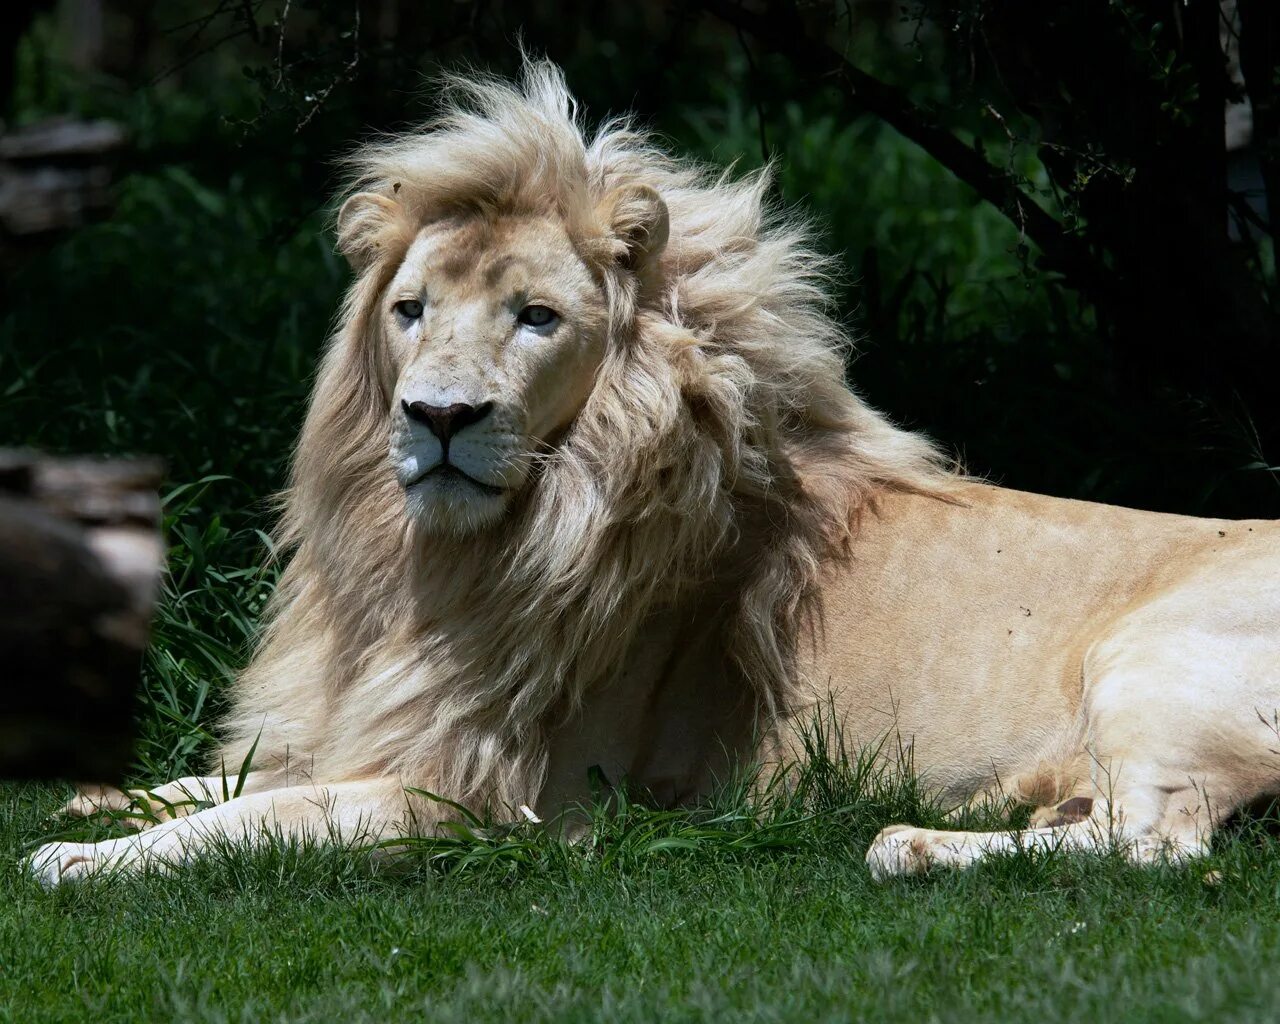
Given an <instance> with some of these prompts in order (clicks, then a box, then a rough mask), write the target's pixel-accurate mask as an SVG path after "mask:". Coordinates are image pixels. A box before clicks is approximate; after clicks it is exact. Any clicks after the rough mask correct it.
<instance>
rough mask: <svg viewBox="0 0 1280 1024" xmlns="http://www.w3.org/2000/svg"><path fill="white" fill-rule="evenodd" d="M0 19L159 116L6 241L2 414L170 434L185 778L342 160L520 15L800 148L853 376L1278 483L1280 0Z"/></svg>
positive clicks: (1237, 478) (781, 189)
mask: <svg viewBox="0 0 1280 1024" xmlns="http://www.w3.org/2000/svg"><path fill="white" fill-rule="evenodd" d="M0 21H2V22H4V23H5V25H4V28H5V31H6V32H7V35H6V36H5V39H4V45H3V46H0V52H2V53H3V57H2V59H0V110H3V111H4V112H5V126H6V130H7V131H8V132H10V133H12V132H15V131H19V130H21V129H22V128H23V127H24V126H28V127H29V126H31V125H33V124H37V123H40V122H43V121H45V120H46V119H48V118H51V117H71V118H73V119H75V121H74V122H73V123H84V122H87V121H93V120H96V119H107V120H109V121H110V122H113V123H114V124H116V125H119V126H121V127H122V128H123V129H124V130H125V133H126V136H127V143H126V144H125V146H124V147H123V148H122V149H121V150H120V151H119V152H118V154H117V155H116V156H114V157H113V158H112V160H111V161H109V162H110V163H112V165H113V166H114V178H113V183H112V185H111V186H110V188H109V190H108V202H107V203H106V204H104V205H103V208H102V209H101V210H99V211H97V212H96V213H95V215H94V217H93V218H91V220H92V222H91V223H87V224H85V225H83V226H79V227H68V226H64V227H62V228H60V229H58V230H51V231H48V232H45V233H43V234H40V235H38V236H32V237H25V236H24V237H18V235H17V234H16V233H15V232H14V231H12V230H7V231H6V233H2V234H0V242H3V248H2V249H0V254H2V255H3V268H4V278H3V289H2V291H3V302H4V307H3V319H2V320H0V442H2V443H5V444H33V445H38V446H41V447H44V448H47V449H52V450H59V451H61V450H71V451H81V452H149V453H156V454H159V455H161V456H163V457H164V458H165V459H166V460H167V464H168V467H169V468H168V472H169V476H170V479H171V488H170V490H169V493H167V494H166V498H167V505H166V509H167V516H166V519H167V525H168V528H169V531H170V538H171V540H172V543H173V547H172V550H171V552H170V564H171V567H172V569H173V578H172V580H171V581H170V582H169V584H168V588H167V592H166V598H165V603H164V607H163V608H162V610H161V615H160V618H159V621H158V623H157V634H156V643H155V644H154V645H153V650H152V652H151V653H150V654H149V656H148V666H147V685H148V695H149V697H148V699H149V701H150V704H149V705H148V707H149V708H150V713H151V717H152V718H155V719H157V720H166V721H168V723H169V724H168V725H167V726H165V728H164V729H160V728H159V727H156V728H155V729H153V730H152V731H151V732H150V733H149V734H148V735H149V736H150V739H149V740H148V739H145V738H144V744H143V748H142V754H141V756H142V759H143V763H144V766H148V767H149V768H150V769H152V770H154V771H156V772H157V773H163V771H164V770H166V769H168V768H171V767H178V766H180V765H181V764H182V763H183V762H184V760H185V759H186V758H187V757H188V755H189V754H190V753H191V752H192V751H194V750H196V749H198V747H199V746H200V745H201V744H202V743H203V742H204V739H205V738H206V734H204V732H203V726H202V725H201V723H202V722H203V721H204V720H205V718H206V716H207V711H208V707H209V702H210V701H213V702H216V698H217V692H218V689H219V687H220V685H221V682H222V681H223V680H225V679H226V678H228V677H229V676H230V675H231V674H232V673H233V672H234V671H235V667H236V666H237V665H238V664H239V663H240V661H241V660H242V658H243V656H244V650H245V647H246V644H247V641H248V638H249V637H250V636H251V635H252V632H253V627H254V623H255V621H256V616H257V614H258V612H259V611H260V608H261V605H262V602H263V600H264V599H265V597H266V596H267V594H268V593H269V591H270V588H271V585H272V582H273V579H274V569H273V568H272V567H271V566H270V564H269V563H268V561H267V559H266V558H265V556H264V554H263V551H264V548H263V536H262V533H261V532H260V531H262V530H264V529H266V528H268V527H269V525H270V515H269V514H268V512H267V510H266V506H265V504H264V502H263V498H264V497H265V496H266V495H268V494H269V493H270V492H271V491H273V490H274V489H276V488H278V487H279V486H280V485H281V483H282V481H283V472H284V468H285V466H286V464H287V457H288V451H289V446H290V444H291V441H292V438H293V436H294V433H295V431H296V428H297V426H298V424H299V422H300V417H301V412H302V408H303V403H304V401H305V397H306V393H307V389H308V385H309V381H310V378H311V373H312V368H313V365H314V362H315V357H316V354H317V351H318V349H319V346H320V345H321V343H322V341H323V339H324V337H325V334H326V332H327V330H328V327H329V324H330V321H331V318H332V316H333V314H334V311H335V309H336V307H337V303H338V300H339V297H340V295H341V292H342V290H343V288H344V286H345V283H346V280H347V270H346V268H345V266H344V265H343V264H342V262H341V261H340V259H338V258H337V257H336V256H335V254H334V253H333V249H332V238H331V236H330V235H329V234H328V233H327V231H326V229H325V223H326V216H327V209H328V208H327V203H328V200H329V197H330V196H331V193H332V191H333V189H334V187H335V184H336V180H337V170H336V167H335V163H334V161H335V159H336V158H337V157H339V156H340V155H341V154H342V153H343V152H345V151H346V150H347V149H348V148H349V147H350V146H351V145H352V144H353V143H354V142H356V141H358V140H360V139H364V138H367V137H368V136H369V135H371V134H372V133H374V132H378V131H387V130H396V129H401V128H404V127H406V126H409V125H411V124H413V123H414V122H415V121H418V120H421V119H423V118H425V117H426V116H427V114H428V113H429V110H430V100H431V95H432V88H431V85H430V76H431V74H432V73H433V72H434V71H435V70H437V69H439V68H441V67H457V66H458V65H459V64H460V63H463V62H469V63H472V64H475V65H478V66H480V67H482V68H487V69H492V70H495V71H498V72H501V73H504V74H508V73H514V72H515V71H516V70H517V69H518V66H519V53H518V43H519V42H522V43H523V45H524V46H525V47H526V48H527V49H528V50H529V51H530V52H532V53H535V54H542V53H545V54H547V55H549V56H550V57H552V58H553V59H554V60H556V61H557V62H559V63H560V64H561V65H563V67H564V68H565V70H566V73H567V75H568V79H569V83H570V85H571V87H572V88H573V89H574V90H575V92H576V93H577V95H578V97H579V98H580V100H581V101H582V102H583V104H584V106H585V108H586V111H587V116H588V119H589V120H590V121H595V120H597V119H599V118H601V117H603V116H605V115H608V114H616V113H621V112H626V111H635V112H636V113H637V115H638V116H639V118H640V119H641V121H642V122H644V123H645V124H647V125H649V126H650V127H652V128H653V129H655V130H656V131H658V132H660V133H661V134H662V135H663V136H665V137H666V138H667V139H668V140H669V141H670V144H671V146H672V147H673V148H675V149H677V150H679V151H681V152H686V153H689V154H691V155H696V156H699V157H702V158H705V159H709V160H712V161H715V162H717V163H719V164H724V165H728V164H734V165H736V167H737V169H738V170H739V171H741V170H745V169H747V168H750V167H754V166H757V165H759V164H760V163H761V162H762V161H764V160H766V159H773V160H775V161H776V163H777V168H778V176H777V186H778V195H779V201H782V202H785V203H787V204H790V205H793V206H796V207H798V208H799V209H801V210H802V211H804V212H805V213H806V214H808V215H810V216H812V217H813V218H814V219H815V220H816V221H817V223H818V225H819V227H820V229H821V232H822V238H823V243H824V245H825V246H826V247H827V248H828V249H830V250H831V251H833V252H835V253H838V254H839V255H840V257H841V260H842V263H843V266H845V267H846V268H847V275H846V277H845V278H844V279H843V280H842V281H840V282H839V283H838V285H837V297H838V300H839V302H840V304H841V307H842V309H843V314H844V316H845V317H846V318H847V321H848V324H849V327H850V330H851V331H852V332H853V333H854V334H855V335H856V336H857V337H858V339H859V345H858V351H859V355H858V357H857V359H856V360H855V361H854V363H853V364H852V365H851V366H850V368H849V374H850V379H851V381H852V382H853V383H854V384H855V386H856V387H858V389H859V390H860V391H861V392H862V393H863V394H864V396H866V397H867V398H868V399H869V400H870V401H871V402H872V403H873V404H875V405H877V406H879V407H881V408H883V409H886V410H887V411H888V412H890V413H891V414H892V415H893V416H894V417H895V418H896V419H897V420H898V421H899V422H900V423H903V424H905V425H907V426H910V427H913V428H919V429H922V430H925V431H927V432H928V433H930V434H932V435H933V436H934V437H936V438H938V439H939V440H940V441H942V442H943V443H944V444H945V445H947V446H948V447H950V448H952V449H953V450H955V451H956V452H958V453H959V454H960V455H961V456H962V457H963V459H964V461H965V463H966V465H967V466H968V468H969V469H970V470H971V471H972V472H974V473H977V474H981V475H985V476H988V477H989V478H991V479H993V480H995V481H998V482H1001V483H1004V484H1007V485H1010V486H1014V487H1020V488H1025V489H1031V490H1039V491H1045V492H1048V493H1052V494H1059V495H1067V496H1072V497H1080V498H1089V499H1094V500H1102V501H1110V502H1117V503H1122V504H1129V505H1136V506H1142V507H1147V508H1153V509H1160V510H1165V511H1177V512H1187V513H1198V514H1209V515H1224V516H1246V515H1247V516H1270V517H1277V516H1280V471H1278V470H1277V468H1276V466H1277V463H1280V402H1277V401H1276V399H1277V384H1278V382H1280V376H1278V374H1280V344H1278V332H1277V299H1278V298H1280V291H1278V290H1277V283H1276V267H1275V246H1274V239H1275V228H1274V225H1273V223H1272V221H1271V219H1270V218H1269V214H1268V191H1270V195H1271V198H1272V199H1273V200H1275V199H1276V197H1277V196H1278V195H1280V174H1278V173H1277V167H1278V166H1280V144H1278V142H1277V117H1278V116H1280V104H1278V102H1277V95H1278V94H1280V4H1276V3H1274V2H1272V0H1225V2H1223V3H1217V2H1205V0H1189V2H1185V3H1184V2H1183V0H1042V2H1039V3H1035V4H1028V3H1025V2H1014V0H1010V2H995V0H970V2H959V0H956V2H950V3H942V2H932V0H927V2H916V0H910V2H907V3H892V2H882V0H864V2H852V0H850V2H847V3H846V2H830V3H829V2H812V3H801V2H789V3H786V2H764V0H761V2H752V3H739V2H736V0H705V2H690V3H659V2H644V0H641V2H637V3H632V4H604V3H599V2H586V0H560V2H555V3H551V2H533V3H513V2H512V3H507V2H501V0H480V2H465V0H461V2H453V0H447V2H446V0H438V2H415V3H410V2H407V0H288V2H285V0H272V2H268V0H171V2H161V0H120V2H116V3H111V2H108V0H62V2H60V3H48V4H43V5H42V4H34V5H32V4H21V3H19V4H11V5H10V6H8V7H7V8H6V13H4V14H2V15H0ZM0 141H2V140H0ZM23 170H24V173H32V172H33V168H32V167H26V168H24V169H23ZM35 170H38V168H35ZM3 182H4V179H3V178H0V196H2V195H3ZM0 207H3V202H0ZM1272 208H1274V203H1273V204H1272ZM166 716H167V717H166ZM174 723H178V726H175V725H174ZM148 743H150V744H151V745H150V746H148Z"/></svg>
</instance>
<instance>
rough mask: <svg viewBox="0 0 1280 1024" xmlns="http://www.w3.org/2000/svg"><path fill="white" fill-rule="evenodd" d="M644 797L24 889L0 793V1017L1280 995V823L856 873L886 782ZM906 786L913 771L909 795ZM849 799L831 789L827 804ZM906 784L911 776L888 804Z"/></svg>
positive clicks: (991, 1007)
mask: <svg viewBox="0 0 1280 1024" xmlns="http://www.w3.org/2000/svg"><path fill="white" fill-rule="evenodd" d="M855 785H856V783H855V780H852V779H849V778H840V779H837V780H836V785H834V786H830V787H826V788H824V790H823V792H822V793H821V794H820V795H818V796H815V797H814V798H813V799H814V801H816V805H815V806H814V807H811V810H813V809H816V810H817V811H818V813H817V814H816V816H815V815H813V814H805V815H801V814H797V813H795V811H796V808H795V807H794V806H790V807H789V809H788V808H787V807H783V808H775V809H774V811H773V812H772V813H765V814H761V815H756V816H755V817H754V818H752V817H751V816H747V817H745V818H744V817H742V816H741V812H742V810H743V809H742V808H741V807H740V806H734V805H733V803H732V802H730V805H728V806H725V807H722V808H720V811H719V817H718V818H717V817H715V816H714V815H713V813H712V812H711V811H706V812H703V813H701V814H696V813H695V814H688V815H676V816H670V815H659V814H654V813H652V812H646V811H644V810H643V809H639V808H626V809H625V810H624V813H623V814H622V816H621V817H620V818H616V819H614V820H604V819H602V820H601V821H600V823H599V825H598V827H597V830H596V833H595V835H594V838H593V841H591V842H588V843H584V844H583V845H582V846H580V847H572V848H570V847H566V846H564V845H561V844H558V843H556V842H553V841H551V840H549V839H546V838H544V837H540V836H538V835H536V834H534V833H532V832H528V833H526V832H522V831H516V832H514V833H507V834H503V835H498V836H494V837H490V838H488V839H484V838H481V837H474V838H465V837H456V838H453V839H447V840H444V841H442V842H441V843H438V844H433V845H432V846H431V847H430V848H426V849H422V850H417V851H414V852H413V853H412V854H410V855H409V857H408V858H407V862H406V864H405V865H404V866H403V867H401V868H400V869H399V870H395V871H390V870H386V869H380V868H378V867H377V866H375V864H374V863H373V862H372V861H371V859H370V858H369V856H367V855H364V854H358V853H334V852H329V851H324V850H317V849H312V850H299V849H297V848H286V847H277V848H274V849H268V850H265V851H261V852H259V853H257V854H254V855H246V854H244V853H243V852H240V853H236V852H232V851H225V852H223V853H220V854H217V855H215V856H214V857H213V858H212V859H211V860H210V861H208V862H206V863H204V864H201V865H199V866H197V867H196V868H194V869H193V870H190V871H187V872H185V873H183V874H181V875H178V876H174V877H160V876H151V877H146V876H143V877H135V878H128V879H125V878H120V879H116V880H111V879H106V880H102V881H99V882H91V883H88V884H81V885H72V886H67V887H64V888H62V889H58V890H55V891H50V892H46V891H44V890H42V889H40V888H39V887H38V886H36V885H35V884H34V883H33V882H31V881H30V880H29V879H28V878H26V877H25V876H24V875H23V873H22V872H21V871H20V869H19V867H18V862H19V857H20V855H21V851H22V849H23V847H24V844H26V843H29V842H30V841H32V840H34V839H35V838H38V837H41V836H43V835H45V834H46V833H47V832H48V830H49V828H50V823H49V817H48V816H49V814H50V812H51V810H52V809H53V808H54V807H55V804H56V800H57V798H58V795H59V794H58V793H57V792H56V791H55V790H53V789H51V788H49V787H24V788H18V787H10V788H9V789H7V790H6V791H5V792H4V794H3V803H2V804H0V844H2V846H3V849H0V858H2V864H0V908H3V909H0V1019H3V1020H12V1021H22V1022H35V1021H67V1020H78V1019H91V1020H95V1021H116V1020H118V1021H136V1020H157V1021H172V1020H183V1021H187V1020H191V1021H265V1020H272V1021H277V1020H278V1021H335V1020H341V1021H365V1020H368V1021H400V1020H405V1021H418V1020H433V1021H435V1020H439V1021H455V1020H456V1021H468V1022H470V1021H490V1020H493V1021H508V1020H521V1021H524V1020H528V1021H542V1020H546V1021H567V1020H583V1021H585V1020H611V1021H630V1020H635V1021H649V1020H657V1019H661V1020H707V1021H716V1020H728V1019H732V1020H759V1021H774V1020H794V1021H818V1020H833V1021H835V1020H840V1021H844V1020H863V1019H865V1020H890V1019H896V1020H906V1019H909V1020H929V1021H964V1020H975V1019H986V1020H1000V1021H1036V1022H1054V1021H1080V1020H1087V1021H1090V1022H1093V1024H1097V1022H1102V1021H1159V1022H1168V1021H1182V1020H1186V1021H1202V1020H1203V1021H1209V1020H1212V1021H1226V1020H1250V1021H1256V1020H1265V1019H1275V1017H1276V1015H1277V1014H1278V1013H1280V981H1278V980H1277V978H1276V977H1275V972H1274V970H1273V969H1272V967H1273V965H1274V964H1275V963H1276V962H1277V957H1278V955H1280V921H1277V915H1276V914H1275V913H1274V907H1275V906H1276V903H1277V900H1278V899H1280V847H1278V846H1277V842H1276V840H1275V839H1274V838H1272V837H1271V836H1270V835H1269V833H1268V830H1267V829H1266V828H1264V827H1263V826H1262V824H1261V823H1259V822H1256V821H1255V822H1250V823H1247V824H1245V825H1242V826H1240V827H1238V828H1237V829H1235V830H1233V832H1232V834H1231V835H1229V836H1228V837H1226V838H1224V839H1223V840H1222V841H1221V842H1220V843H1219V844H1218V846H1217V848H1216V849H1215V852H1214V853H1213V855H1212V856H1211V857H1210V858H1209V859H1207V860H1206V861H1204V862H1202V863H1197V864H1195V865H1194V866H1191V867H1187V868H1184V869H1175V868H1168V867H1160V868H1155V869H1147V870H1141V869H1136V868H1131V867H1129V866H1128V865H1127V864H1125V863H1124V862H1123V861H1121V860H1119V859H1118V858H1115V857H1106V858H1080V857H1067V856H1060V855H1047V856H1046V855H1040V856H1030V855H1016V856H1011V857H1003V858H998V859H995V860H993V861H990V862H988V863H986V864H984V865H982V866H980V867H979V868H977V869H975V870H973V871H970V872H968V873H964V874H944V875H941V876H937V877H932V878H928V879H923V880H909V881H898V882H894V883H892V884H887V885H878V884H876V883H874V882H872V881H871V879H870V877H869V876H868V874H867V872H866V870H865V868H864V867H863V865H862V862H861V858H862V853H863V852H864V850H865V846H866V843H867V840H868V839H869V837H870V835H871V834H872V833H873V831H874V829H875V828H876V827H877V826H878V825H880V824H882V823H884V822H886V821H888V820H890V819H891V818H893V817H894V816H895V815H897V814H898V813H900V812H902V810H903V806H904V805H903V803H902V801H901V800H900V799H899V798H900V797H901V796H902V794H901V793H896V794H895V792H894V791H893V790H892V787H889V788H887V789H886V788H885V787H882V786H881V787H877V786H871V787H870V788H869V789H864V792H863V793H861V794H859V793H857V792H855V791H853V789H852V788H850V789H845V790H842V789H841V787H842V786H846V787H853V786H855ZM907 796H908V797H910V794H907ZM847 798H851V800H850V801H849V802H848V803H845V804H844V805H842V806H836V805H835V804H834V803H833V801H838V800H846V799H847ZM907 803H910V800H908V801H907Z"/></svg>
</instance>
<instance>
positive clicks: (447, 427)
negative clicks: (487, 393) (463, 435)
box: [400, 399, 493, 446]
mask: <svg viewBox="0 0 1280 1024" xmlns="http://www.w3.org/2000/svg"><path fill="white" fill-rule="evenodd" d="M400 405H401V407H402V408H403V409H404V414H405V415H406V416H408V417H409V419H411V420H414V421H416V422H418V423H421V424H422V425H423V426H424V427H426V428H427V429H428V430H429V431H431V433H433V434H435V435H436V437H437V438H439V439H440V443H441V444H442V445H446V446H447V445H448V444H449V439H450V438H451V437H453V435H454V434H456V433H457V432H458V431H460V430H461V429H462V428H463V427H469V426H471V424H473V423H479V422H480V421H481V420H482V419H484V418H485V417H486V416H488V415H489V412H490V411H491V410H492V409H493V403H492V402H485V403H484V404H483V405H467V404H466V403H465V402H456V403H455V404H453V405H427V403H426V402H407V401H405V400H404V399H401V401H400Z"/></svg>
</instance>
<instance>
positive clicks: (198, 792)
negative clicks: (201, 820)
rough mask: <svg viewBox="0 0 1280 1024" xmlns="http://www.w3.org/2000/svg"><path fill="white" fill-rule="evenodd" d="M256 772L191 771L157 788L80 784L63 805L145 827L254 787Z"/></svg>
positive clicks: (74, 813)
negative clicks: (189, 773)
mask: <svg viewBox="0 0 1280 1024" xmlns="http://www.w3.org/2000/svg"><path fill="white" fill-rule="evenodd" d="M257 777H258V776H256V775H245V776H239V775H207V776H200V775H188V776H184V777H183V778H180V779H174V780H173V781H172V782H166V783H165V784H164V785H162V786H156V787H155V788H154V789H146V788H143V787H135V788H132V789H117V788H116V787H115V786H101V785H84V784H81V785H77V786H76V794H75V796H73V797H72V798H71V799H70V800H68V801H67V802H66V803H65V804H64V805H63V806H62V808H61V812H60V813H62V814H66V815H69V816H70V817H73V818H94V819H100V820H103V821H109V822H110V823H111V824H113V825H120V826H123V827H124V828H132V829H144V828H150V827H151V826H153V825H158V824H160V823H161V822H164V821H169V820H171V819H173V818H183V817H186V816H187V815H189V814H196V813H198V812H199V811H201V810H204V809H205V808H207V807H208V806H210V805H211V804H220V803H223V802H225V801H227V800H230V799H232V798H233V797H236V796H240V795H242V794H244V793H252V792H253V791H254V788H255V787H254V786H253V780H254V779H256V778H257Z"/></svg>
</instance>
